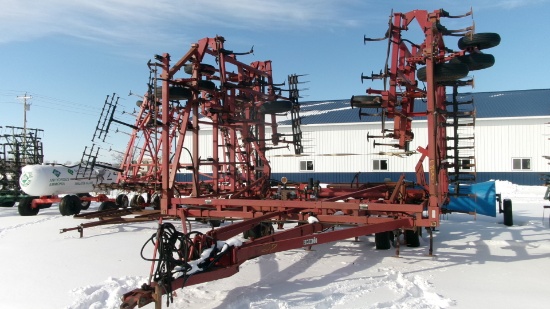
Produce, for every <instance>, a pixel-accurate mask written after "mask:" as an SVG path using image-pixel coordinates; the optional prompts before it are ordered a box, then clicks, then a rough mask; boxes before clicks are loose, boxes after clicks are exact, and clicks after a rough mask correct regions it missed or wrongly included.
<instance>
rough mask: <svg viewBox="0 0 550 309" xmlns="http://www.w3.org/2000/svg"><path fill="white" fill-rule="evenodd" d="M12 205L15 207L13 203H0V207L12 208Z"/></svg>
mask: <svg viewBox="0 0 550 309" xmlns="http://www.w3.org/2000/svg"><path fill="white" fill-rule="evenodd" d="M14 205H15V201H10V202H2V203H0V207H13V206H14Z"/></svg>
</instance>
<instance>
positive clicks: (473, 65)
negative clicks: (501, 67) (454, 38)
mask: <svg viewBox="0 0 550 309" xmlns="http://www.w3.org/2000/svg"><path fill="white" fill-rule="evenodd" d="M449 63H464V64H465V65H467V66H468V69H469V70H470V71H475V70H483V69H486V68H490V67H492V66H493V65H494V64H495V56H493V55H491V54H480V53H474V54H469V55H464V56H458V57H456V58H453V59H451V61H449Z"/></svg>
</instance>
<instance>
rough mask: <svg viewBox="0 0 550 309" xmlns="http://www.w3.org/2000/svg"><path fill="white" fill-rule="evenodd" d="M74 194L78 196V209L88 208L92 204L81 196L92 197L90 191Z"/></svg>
mask: <svg viewBox="0 0 550 309" xmlns="http://www.w3.org/2000/svg"><path fill="white" fill-rule="evenodd" d="M76 196H78V197H79V198H80V209H82V210H88V208H90V205H91V204H92V201H83V200H82V198H83V197H92V196H91V195H90V193H78V194H77V195H76Z"/></svg>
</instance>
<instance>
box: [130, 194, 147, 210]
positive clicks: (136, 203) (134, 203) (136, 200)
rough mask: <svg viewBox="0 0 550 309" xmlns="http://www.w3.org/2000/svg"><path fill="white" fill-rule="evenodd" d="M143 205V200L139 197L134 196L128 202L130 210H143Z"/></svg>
mask: <svg viewBox="0 0 550 309" xmlns="http://www.w3.org/2000/svg"><path fill="white" fill-rule="evenodd" d="M143 204H145V199H144V198H143V196H141V195H134V196H133V197H132V199H131V200H130V207H132V208H143Z"/></svg>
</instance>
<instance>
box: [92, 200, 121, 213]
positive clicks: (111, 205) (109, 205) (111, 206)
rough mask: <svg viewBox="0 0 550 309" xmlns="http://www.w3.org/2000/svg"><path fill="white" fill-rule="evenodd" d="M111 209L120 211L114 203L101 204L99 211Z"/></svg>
mask: <svg viewBox="0 0 550 309" xmlns="http://www.w3.org/2000/svg"><path fill="white" fill-rule="evenodd" d="M111 209H118V206H117V205H116V203H115V202H113V201H105V202H102V203H101V204H99V207H98V208H97V210H100V211H101V210H111Z"/></svg>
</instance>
